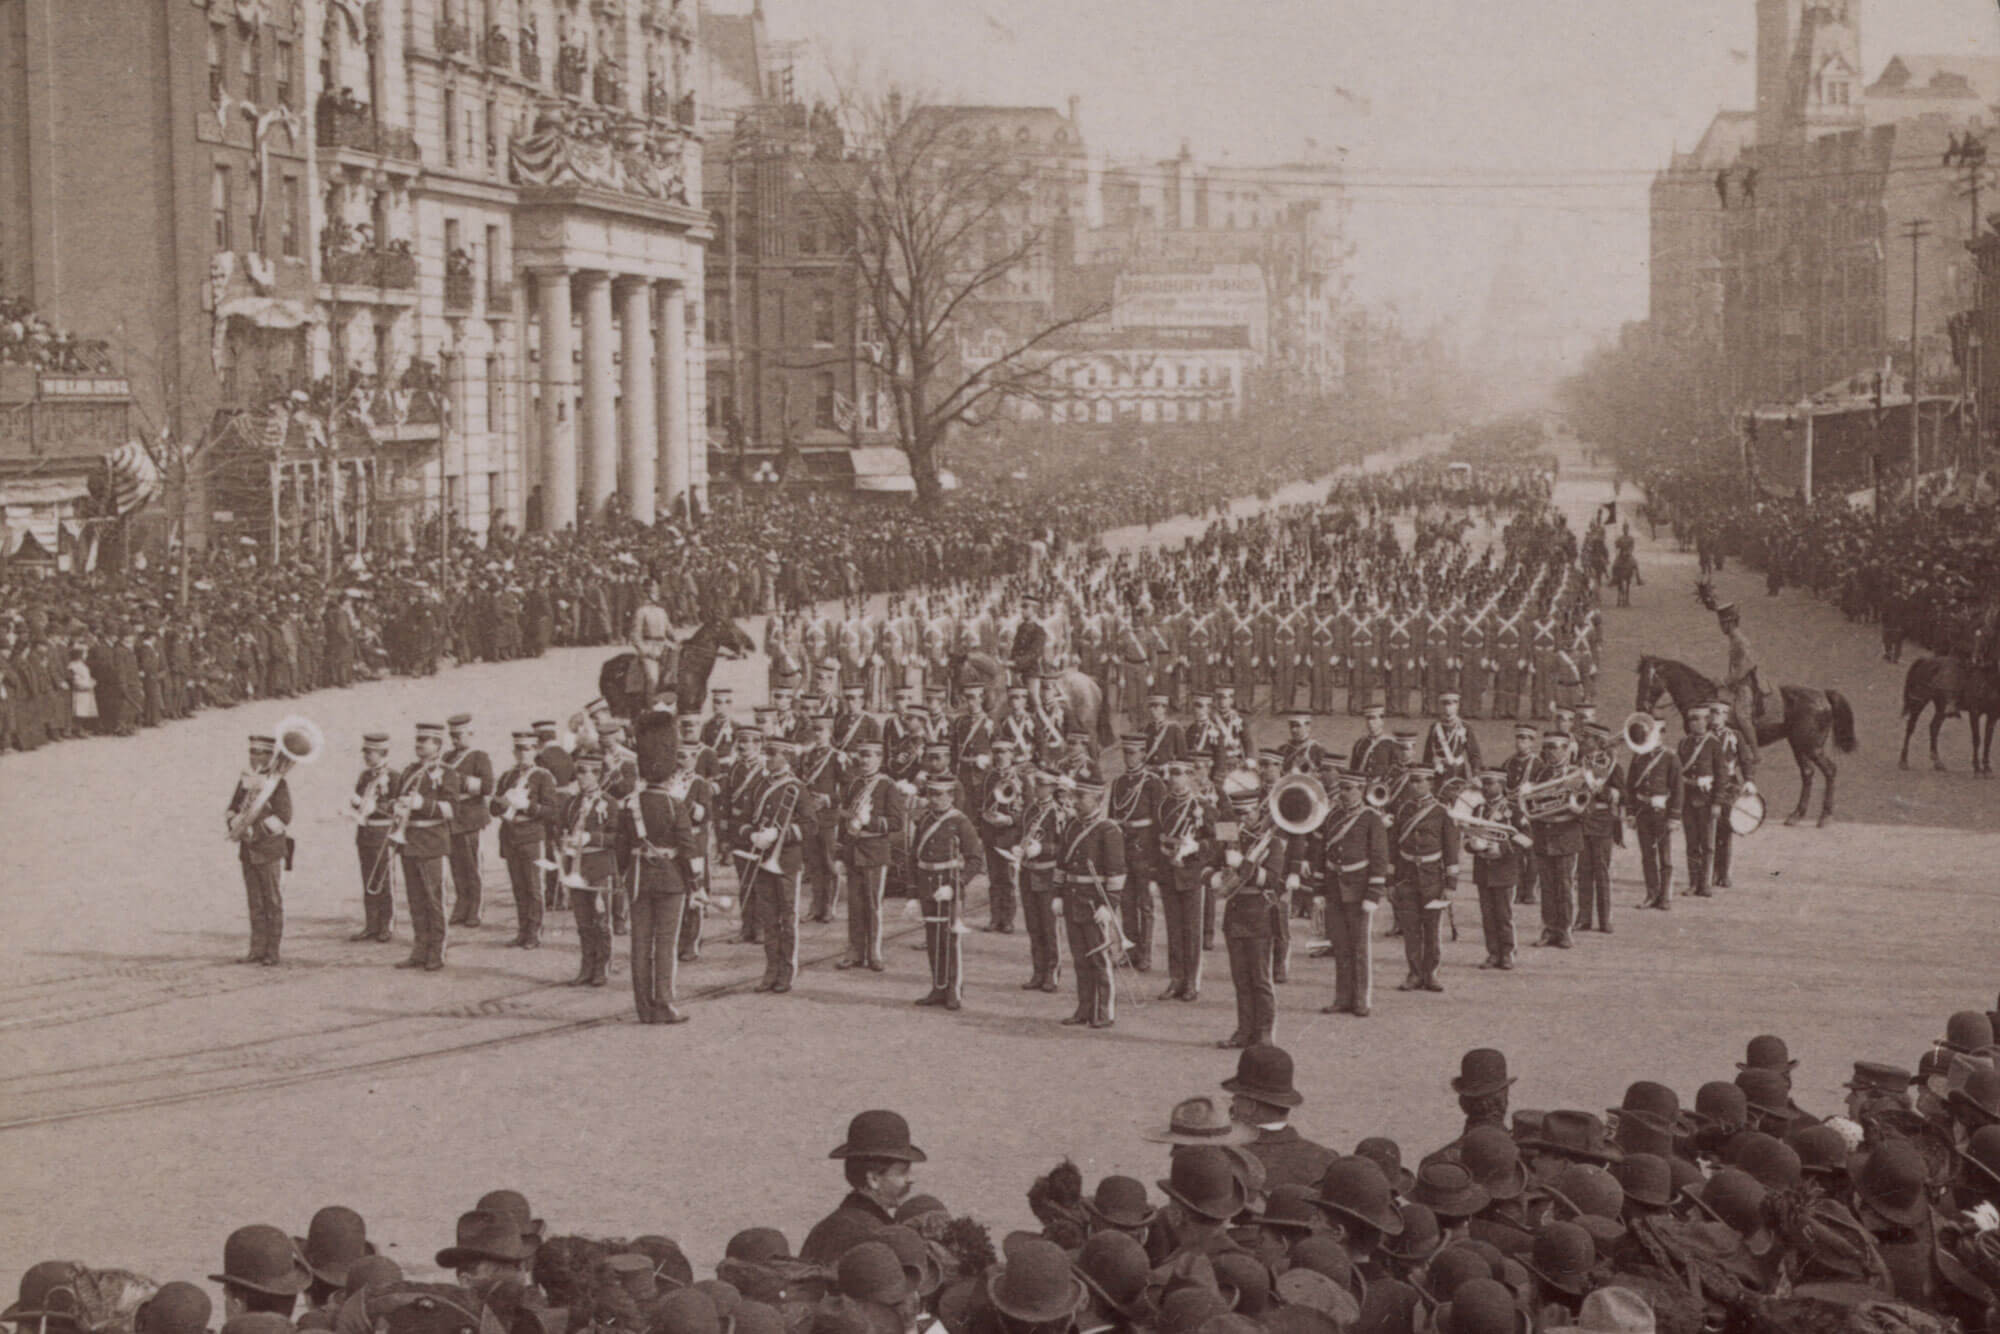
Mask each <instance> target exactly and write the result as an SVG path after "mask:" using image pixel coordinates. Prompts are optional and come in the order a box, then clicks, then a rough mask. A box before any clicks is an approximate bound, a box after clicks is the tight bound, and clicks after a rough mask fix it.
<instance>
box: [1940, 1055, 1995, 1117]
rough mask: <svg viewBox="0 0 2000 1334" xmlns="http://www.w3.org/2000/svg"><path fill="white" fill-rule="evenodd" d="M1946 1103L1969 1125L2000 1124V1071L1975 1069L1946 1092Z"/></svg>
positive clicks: (1953, 1112)
mask: <svg viewBox="0 0 2000 1334" xmlns="http://www.w3.org/2000/svg"><path fill="white" fill-rule="evenodd" d="M1944 1100H1945V1105H1946V1106H1948V1107H1950V1108H1951V1111H1952V1114H1953V1115H1954V1116H1956V1117H1957V1118H1958V1119H1959V1120H1960V1121H1961V1122H1963V1123H1964V1124H1966V1125H1968V1126H1974V1127H1977V1126H1990V1125H1996V1124H2000V1071H1996V1070H1990V1069H1979V1070H1974V1071H1973V1072H1972V1073H1971V1074H1969V1075H1967V1076H1966V1077H1965V1082H1964V1083H1963V1084H1961V1085H1959V1086H1958V1087H1957V1088H1955V1089H1953V1090H1951V1091H1950V1092H1949V1093H1947V1094H1945V1097H1944Z"/></svg>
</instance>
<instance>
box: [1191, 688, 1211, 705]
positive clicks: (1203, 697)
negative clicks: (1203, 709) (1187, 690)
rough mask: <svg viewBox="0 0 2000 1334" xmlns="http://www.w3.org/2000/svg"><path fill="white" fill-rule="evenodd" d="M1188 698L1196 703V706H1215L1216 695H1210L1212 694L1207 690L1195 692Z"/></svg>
mask: <svg viewBox="0 0 2000 1334" xmlns="http://www.w3.org/2000/svg"><path fill="white" fill-rule="evenodd" d="M1188 698H1189V699H1190V700H1192V701H1194V702H1195V703H1196V704H1213V703H1215V696H1214V695H1212V694H1210V693H1209V692H1208V691H1206V690H1197V691H1195V692H1194V693H1193V694H1192V695H1189V696H1188Z"/></svg>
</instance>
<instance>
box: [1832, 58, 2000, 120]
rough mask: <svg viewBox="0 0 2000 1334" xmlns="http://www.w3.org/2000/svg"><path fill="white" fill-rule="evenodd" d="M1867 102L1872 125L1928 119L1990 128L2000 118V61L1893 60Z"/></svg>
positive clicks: (1955, 59) (1990, 59) (1948, 59)
mask: <svg viewBox="0 0 2000 1334" xmlns="http://www.w3.org/2000/svg"><path fill="white" fill-rule="evenodd" d="M1866 99H1867V100H1866V101H1865V103H1864V104H1863V109H1864V110H1865V111H1866V112H1867V115H1868V123H1869V124H1870V125H1881V124H1885V123H1888V122H1892V121H1899V120H1915V119H1916V118H1917V117H1919V116H1929V115H1936V116H1942V117H1943V118H1944V119H1945V120H1947V121H1949V122H1951V123H1952V124H1955V125H1972V126H1977V125H1991V124H1993V123H1994V120H1995V117H1996V112H2000V57H1995V56H1903V55H1899V56H1892V57H1891V58H1890V60H1889V63H1888V64H1887V65H1886V66H1884V67H1883V69H1882V76H1881V77H1880V78H1878V79H1876V80H1875V82H1873V83H1871V84H1869V85H1868V92H1867V95H1866Z"/></svg>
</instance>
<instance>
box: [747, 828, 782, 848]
mask: <svg viewBox="0 0 2000 1334" xmlns="http://www.w3.org/2000/svg"><path fill="white" fill-rule="evenodd" d="M777 841H778V831H777V830H775V829H759V830H757V831H756V832H754V833H752V834H751V835H750V846H751V847H753V848H756V849H758V850H759V851H760V852H761V851H762V850H763V849H765V848H768V847H770V846H771V845H772V844H773V843H776V842H777Z"/></svg>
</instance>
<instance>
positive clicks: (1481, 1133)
mask: <svg viewBox="0 0 2000 1334" xmlns="http://www.w3.org/2000/svg"><path fill="white" fill-rule="evenodd" d="M1458 1160H1459V1161H1460V1162H1461V1163H1464V1164H1465V1166H1466V1169H1467V1170H1468V1171H1470V1172H1471V1173H1472V1176H1473V1179H1474V1180H1475V1181H1477V1182H1478V1183H1479V1184H1480V1185H1481V1186H1483V1187H1485V1189H1486V1193H1487V1194H1488V1195H1491V1196H1492V1197H1493V1198H1494V1199H1496V1200H1516V1199H1519V1198H1520V1197H1521V1192H1522V1191H1524V1190H1526V1189H1527V1186H1528V1169H1527V1168H1526V1167H1524V1166H1522V1164H1521V1146H1520V1145H1518V1144H1516V1143H1515V1142H1514V1137H1513V1136H1512V1135H1509V1134H1508V1133H1507V1132H1506V1131H1504V1130H1502V1129H1501V1128H1500V1127H1498V1126H1492V1125H1478V1126H1474V1127H1472V1129H1470V1130H1468V1131H1466V1132H1465V1135H1464V1137H1463V1138H1461V1139H1460V1140H1459V1141H1458Z"/></svg>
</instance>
